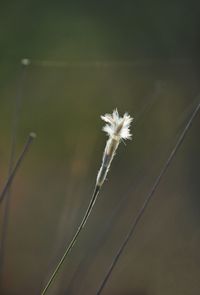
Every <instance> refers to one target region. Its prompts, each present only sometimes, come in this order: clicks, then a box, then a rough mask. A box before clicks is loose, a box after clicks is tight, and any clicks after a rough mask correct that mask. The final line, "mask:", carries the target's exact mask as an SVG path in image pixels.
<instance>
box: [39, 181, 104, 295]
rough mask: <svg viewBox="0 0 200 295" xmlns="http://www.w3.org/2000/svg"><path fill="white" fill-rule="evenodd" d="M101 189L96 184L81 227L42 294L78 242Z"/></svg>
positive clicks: (45, 290)
mask: <svg viewBox="0 0 200 295" xmlns="http://www.w3.org/2000/svg"><path fill="white" fill-rule="evenodd" d="M99 191H100V186H95V189H94V192H93V195H92V198H91V200H90V203H89V205H88V208H87V211H86V213H85V215H84V216H83V219H82V221H81V223H80V225H79V227H78V229H77V231H76V233H75V235H74V236H73V238H72V240H71V242H70V244H69V246H68V247H67V249H66V250H65V253H64V255H63V256H62V258H61V259H60V261H59V263H58V265H57V267H56V269H55V270H54V272H53V273H52V275H51V277H50V279H49V281H48V282H47V284H46V286H45V288H44V289H43V291H42V293H41V294H42V295H44V294H46V292H47V291H48V289H49V287H50V285H51V284H52V282H53V281H54V279H55V276H56V275H57V273H58V271H59V269H60V267H61V266H62V264H63V263H64V261H65V259H66V257H67V255H68V254H69V252H70V251H71V250H72V248H73V246H74V245H75V243H76V241H77V239H78V236H79V234H80V232H81V230H82V229H83V228H84V226H85V224H86V222H87V220H88V217H89V216H90V213H91V211H92V208H93V206H94V204H95V202H96V200H97V196H98V194H99Z"/></svg>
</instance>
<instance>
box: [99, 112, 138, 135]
mask: <svg viewBox="0 0 200 295" xmlns="http://www.w3.org/2000/svg"><path fill="white" fill-rule="evenodd" d="M101 119H102V120H104V121H105V122H106V123H108V124H106V125H105V126H104V127H103V131H105V132H106V133H107V135H108V136H109V137H112V138H116V139H117V140H120V139H131V136H132V135H131V134H130V129H129V128H130V124H131V122H132V121H133V118H131V117H130V116H129V114H128V113H125V114H124V116H123V117H120V116H119V113H118V111H117V109H116V110H114V111H113V113H112V114H105V115H104V116H101Z"/></svg>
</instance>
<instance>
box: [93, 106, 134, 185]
mask: <svg viewBox="0 0 200 295" xmlns="http://www.w3.org/2000/svg"><path fill="white" fill-rule="evenodd" d="M101 119H102V120H104V121H105V122H106V123H108V124H106V125H105V126H104V127H103V131H105V132H106V133H107V135H108V136H109V138H108V140H107V143H106V147H105V150H104V154H103V159H102V165H101V168H100V170H99V173H98V175H97V183H96V184H97V186H99V187H100V186H102V184H103V183H104V181H105V179H106V175H107V173H108V170H109V168H110V164H111V162H112V159H113V157H114V155H115V152H116V150H117V148H118V145H119V143H120V141H121V140H122V139H131V134H130V129H129V128H130V124H131V122H132V120H133V118H131V117H130V116H129V114H128V113H125V114H124V116H123V117H120V116H119V113H118V111H117V109H116V110H114V111H113V113H112V114H105V115H104V116H101Z"/></svg>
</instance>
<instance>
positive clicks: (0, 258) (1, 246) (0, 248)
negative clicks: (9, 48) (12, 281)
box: [0, 60, 28, 282]
mask: <svg viewBox="0 0 200 295" xmlns="http://www.w3.org/2000/svg"><path fill="white" fill-rule="evenodd" d="M27 66H28V64H25V63H24V62H23V60H22V61H21V73H20V78H19V81H18V89H17V94H16V97H15V100H14V111H13V122H12V142H11V151H10V161H9V167H8V177H9V176H10V174H11V171H12V168H13V163H14V160H15V153H16V142H17V130H18V125H19V115H20V107H21V100H22V96H23V90H24V84H25V80H26V76H27ZM10 202H11V191H10V189H9V188H8V189H7V197H6V200H5V205H4V209H3V221H2V232H1V239H0V282H1V279H2V271H3V265H4V253H5V241H6V233H7V227H8V218H9V209H10Z"/></svg>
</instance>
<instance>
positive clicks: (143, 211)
mask: <svg viewBox="0 0 200 295" xmlns="http://www.w3.org/2000/svg"><path fill="white" fill-rule="evenodd" d="M199 110H200V102H199V103H198V105H197V106H196V108H195V109H194V111H193V113H192V115H191V117H190V119H189V120H188V122H187V124H186V126H185V127H184V129H183V131H182V133H181V134H180V136H179V138H178V140H177V142H176V144H175V146H174V148H173V149H172V151H171V153H170V155H169V157H168V158H167V160H166V162H165V163H164V165H163V167H162V169H161V171H160V173H159V175H158V177H157V178H156V180H155V182H154V184H153V186H152V188H151V190H150V192H149V194H148V195H147V197H146V199H145V201H144V203H143V205H142V207H141V208H140V210H139V212H138V214H137V216H136V217H135V219H134V220H133V222H132V224H131V227H130V229H129V232H128V233H127V235H126V236H125V239H124V241H123V242H122V244H121V245H120V247H119V249H118V251H117V253H116V255H115V257H114V258H113V261H112V262H111V264H110V265H109V268H108V270H107V272H106V274H105V277H104V279H103V281H102V283H101V285H100V287H99V289H98V291H97V292H96V295H100V294H101V293H102V291H103V289H104V287H105V285H106V283H107V281H108V279H109V278H110V275H111V273H112V271H113V269H114V268H115V266H116V264H117V262H118V260H119V258H120V257H121V255H122V253H123V251H124V249H125V247H126V245H127V244H128V242H129V240H130V238H131V237H132V236H133V234H134V233H135V230H136V228H137V225H138V223H139V221H140V220H141V218H142V216H143V214H144V213H145V210H146V208H147V206H148V204H149V202H150V201H151V199H152V197H153V195H154V193H155V191H156V189H157V188H158V185H159V184H160V182H161V179H162V178H163V176H164V175H165V173H166V171H167V169H168V168H169V166H170V164H171V163H172V160H173V159H174V157H175V155H176V153H177V151H178V150H179V148H180V146H181V144H182V143H183V141H184V139H185V136H186V134H187V133H188V131H189V129H190V127H191V126H192V123H193V121H194V119H195V117H196V116H197V114H198V112H199Z"/></svg>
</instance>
